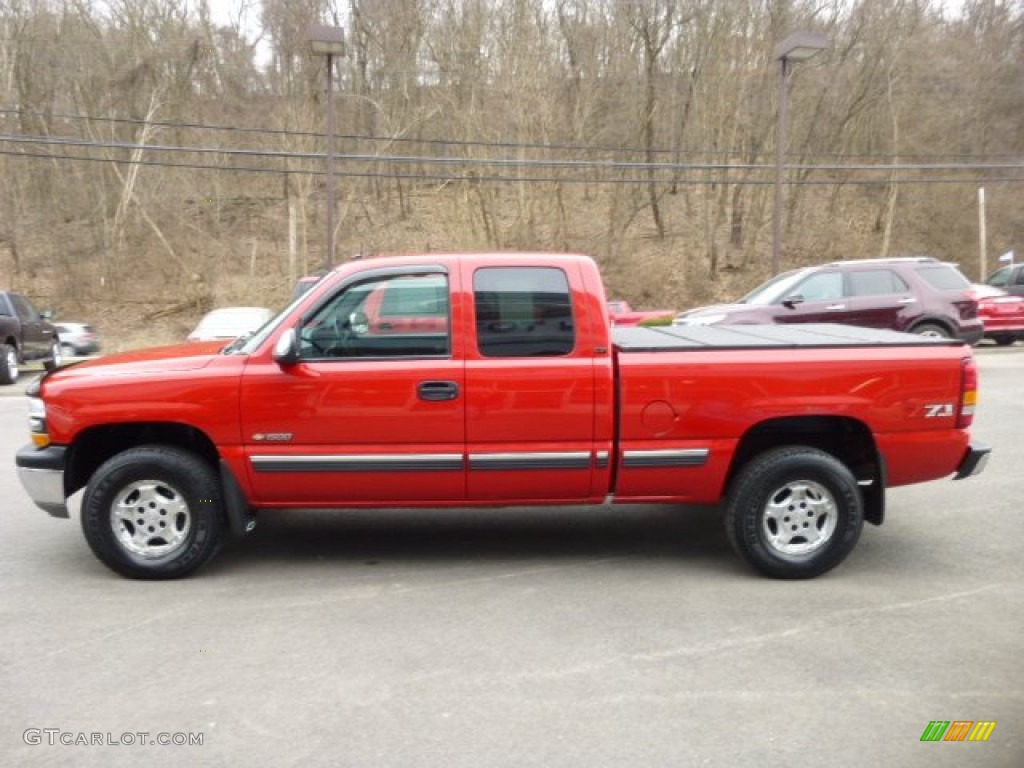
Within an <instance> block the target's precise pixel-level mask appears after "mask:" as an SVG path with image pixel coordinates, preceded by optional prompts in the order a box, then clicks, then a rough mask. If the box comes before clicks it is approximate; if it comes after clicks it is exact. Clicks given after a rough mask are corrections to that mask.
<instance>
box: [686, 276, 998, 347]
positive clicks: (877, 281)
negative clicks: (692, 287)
mask: <svg viewBox="0 0 1024 768" xmlns="http://www.w3.org/2000/svg"><path fill="white" fill-rule="evenodd" d="M719 323H721V324H728V325H738V324H755V323H845V324H847V325H863V326H867V327H869V328H888V329H890V330H893V331H909V332H910V333H917V334H920V335H922V336H939V337H943V338H959V339H963V340H964V341H966V342H967V343H968V344H976V343H977V342H978V341H980V340H981V337H982V334H983V333H984V330H985V329H984V326H983V324H982V321H981V319H980V318H979V317H978V302H977V300H976V299H975V298H974V296H973V295H972V292H971V283H970V281H969V280H968V279H967V278H966V277H964V276H963V275H962V274H961V273H960V270H959V269H957V268H956V265H955V264H949V263H947V262H942V261H939V260H937V259H933V258H930V257H927V256H920V257H910V258H896V259H862V260H859V261H835V262H832V263H830V264H822V265H820V266H816V267H805V268H803V269H795V270H793V271H791V272H784V273H783V274H781V275H777V276H776V277H773V278H772V279H771V280H769V281H768V282H766V283H764V284H762V285H761V286H760V287H758V288H755V289H754V290H753V291H751V292H750V293H748V294H747V295H746V296H744V297H743V298H742V299H740V300H739V301H738V302H737V303H735V304H718V305H715V306H711V307H699V308H697V309H691V310H689V311H687V312H683V313H682V314H680V315H678V316H677V317H676V319H675V320H674V322H673V324H674V325H716V324H719Z"/></svg>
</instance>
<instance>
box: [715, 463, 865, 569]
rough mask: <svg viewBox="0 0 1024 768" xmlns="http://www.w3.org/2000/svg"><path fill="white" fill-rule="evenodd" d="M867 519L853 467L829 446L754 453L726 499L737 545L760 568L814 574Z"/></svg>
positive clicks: (846, 547) (836, 557)
mask: <svg viewBox="0 0 1024 768" xmlns="http://www.w3.org/2000/svg"><path fill="white" fill-rule="evenodd" d="M863 525H864V509H863V502H862V499H861V494H860V489H859V488H858V487H857V481H856V479H855V478H854V477H853V474H852V473H851V472H850V470H849V469H847V467H846V465H844V464H843V463H842V462H841V461H839V460H838V459H836V458H835V457H834V456H832V455H831V454H828V453H825V452H824V451H820V450H818V449H816V448H809V447H805V446H789V447H784V448H775V449H773V450H770V451H766V452H765V453H762V454H761V455H760V456H757V457H755V458H754V459H752V460H751V461H750V462H749V463H748V464H747V465H746V466H745V467H743V469H742V470H741V471H740V473H739V474H738V475H737V476H736V478H735V480H734V481H733V483H732V487H731V488H730V491H729V496H728V499H727V501H726V510H725V527H726V532H727V533H728V535H729V541H730V542H731V543H732V545H733V547H734V548H735V549H736V551H737V552H738V553H739V554H740V555H741V556H742V557H743V558H744V559H745V560H746V561H747V562H748V563H750V564H751V565H752V566H753V567H754V568H756V569H757V570H758V571H760V572H761V573H763V574H765V575H767V576H772V577H775V578H780V579H809V578H813V577H815V576H819V575H821V574H822V573H825V572H826V571H829V570H831V569H832V568H834V567H836V566H837V565H839V563H841V562H842V561H843V560H844V559H845V558H846V556H847V555H848V554H849V553H850V551H851V550H852V549H853V547H854V545H855V544H856V543H857V539H858V538H859V537H860V531H861V528H862V527H863Z"/></svg>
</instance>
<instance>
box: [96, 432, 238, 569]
mask: <svg viewBox="0 0 1024 768" xmlns="http://www.w3.org/2000/svg"><path fill="white" fill-rule="evenodd" d="M222 508H223V504H222V501H221V490H220V483H219V482H218V480H217V475H216V473H215V472H214V471H213V469H212V468H211V467H210V466H209V465H208V464H207V463H206V462H204V461H203V460H202V459H200V458H199V457H198V456H196V455H194V454H192V453H189V452H187V451H183V450H181V449H179V448H172V447H169V446H159V445H147V446H141V447H138V448H132V449H130V450H127V451H124V452H123V453H119V454H118V455H117V456H114V457H113V458H111V459H109V460H108V461H106V462H105V463H104V464H102V465H101V466H100V468H99V469H97V470H96V472H95V473H94V474H93V476H92V478H91V479H90V480H89V484H88V486H87V487H86V490H85V495H84V497H83V498H82V530H83V532H84V533H85V539H86V541H87V542H88V543H89V546H90V548H91V549H92V551H93V552H94V553H95V555H96V557H98V558H99V559H100V560H101V561H102V562H103V563H104V564H105V565H107V566H108V567H109V568H111V569H112V570H114V571H116V572H117V573H119V574H121V575H122V576H127V577H129V578H133V579H175V578H179V577H181V576H186V575H188V574H189V573H191V572H192V571H194V570H195V569H197V568H199V567H200V566H201V565H203V564H204V563H206V562H207V561H208V560H209V559H210V558H212V557H213V556H214V555H215V554H216V553H217V551H218V550H219V549H220V546H221V543H222V540H223V528H224V526H223V516H222Z"/></svg>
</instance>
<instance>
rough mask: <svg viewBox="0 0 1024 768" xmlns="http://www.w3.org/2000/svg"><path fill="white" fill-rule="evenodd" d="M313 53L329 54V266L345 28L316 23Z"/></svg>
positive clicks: (311, 32) (312, 29)
mask: <svg viewBox="0 0 1024 768" xmlns="http://www.w3.org/2000/svg"><path fill="white" fill-rule="evenodd" d="M309 43H310V47H311V48H312V49H313V53H315V54H319V55H322V56H327V259H326V260H327V266H328V267H333V266H334V57H335V56H344V55H345V30H343V29H342V28H341V27H325V26H323V25H320V24H314V25H313V26H311V27H310V28H309Z"/></svg>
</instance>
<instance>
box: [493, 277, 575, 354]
mask: <svg viewBox="0 0 1024 768" xmlns="http://www.w3.org/2000/svg"><path fill="white" fill-rule="evenodd" d="M473 291H474V294H475V300H474V306H475V309H476V332H477V344H478V345H479V349H480V354H481V355H483V356H484V357H550V356H557V355H568V354H569V353H571V352H572V351H573V349H574V348H575V346H576V330H575V325H574V323H573V314H572V298H571V295H570V293H569V280H568V278H567V277H566V275H565V272H563V271H562V270H561V269H556V268H553V267H486V268H483V269H478V270H477V271H476V272H475V273H474V275H473Z"/></svg>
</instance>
